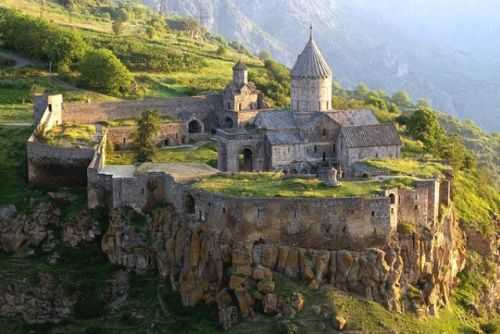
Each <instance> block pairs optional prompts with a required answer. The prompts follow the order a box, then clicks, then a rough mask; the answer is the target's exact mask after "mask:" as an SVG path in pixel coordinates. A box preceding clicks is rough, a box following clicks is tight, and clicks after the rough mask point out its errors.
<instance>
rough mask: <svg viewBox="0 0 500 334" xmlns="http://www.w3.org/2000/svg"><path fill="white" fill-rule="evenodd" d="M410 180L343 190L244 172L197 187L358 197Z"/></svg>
mask: <svg viewBox="0 0 500 334" xmlns="http://www.w3.org/2000/svg"><path fill="white" fill-rule="evenodd" d="M413 183H414V180H413V179H411V178H408V177H402V178H395V179H391V180H387V181H376V180H368V181H344V182H342V185H341V186H340V187H329V186H326V185H324V184H323V183H322V182H321V181H320V180H318V179H309V178H301V177H295V178H284V177H282V175H281V174H277V173H241V174H235V175H229V176H226V175H217V176H211V177H208V178H206V179H204V180H202V181H200V182H198V183H197V184H196V185H195V187H196V188H198V189H203V190H207V191H210V192H214V193H220V194H226V195H230V196H237V197H261V198H269V197H311V198H329V197H355V196H369V195H375V194H379V193H380V192H382V191H383V190H385V189H388V188H393V187H398V186H405V187H411V186H413Z"/></svg>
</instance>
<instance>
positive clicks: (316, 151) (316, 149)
mask: <svg viewBox="0 0 500 334" xmlns="http://www.w3.org/2000/svg"><path fill="white" fill-rule="evenodd" d="M314 153H318V146H316V145H314Z"/></svg>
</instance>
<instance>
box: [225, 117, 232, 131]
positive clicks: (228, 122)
mask: <svg viewBox="0 0 500 334" xmlns="http://www.w3.org/2000/svg"><path fill="white" fill-rule="evenodd" d="M224 125H225V127H226V128H228V129H231V128H232V127H233V126H234V122H233V119H232V118H231V117H226V119H225V120H224Z"/></svg>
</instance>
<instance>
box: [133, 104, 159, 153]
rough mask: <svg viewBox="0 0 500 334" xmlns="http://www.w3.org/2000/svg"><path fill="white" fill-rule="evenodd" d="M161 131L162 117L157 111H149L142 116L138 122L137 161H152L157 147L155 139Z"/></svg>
mask: <svg viewBox="0 0 500 334" xmlns="http://www.w3.org/2000/svg"><path fill="white" fill-rule="evenodd" d="M159 131H160V116H159V115H158V112H157V111H154V110H147V111H145V112H143V113H142V114H141V117H140V118H139V120H138V121H137V132H136V134H135V143H136V145H135V150H136V157H137V161H139V162H147V161H152V160H153V158H154V156H155V154H156V151H157V149H158V148H157V146H156V144H155V138H156V136H157V135H158V132H159Z"/></svg>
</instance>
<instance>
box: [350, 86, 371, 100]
mask: <svg viewBox="0 0 500 334" xmlns="http://www.w3.org/2000/svg"><path fill="white" fill-rule="evenodd" d="M369 93H370V89H369V88H368V86H367V85H366V84H360V85H358V86H357V87H356V89H355V91H354V94H355V95H356V96H357V97H359V98H363V99H364V98H365V97H366V96H368V94H369Z"/></svg>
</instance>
